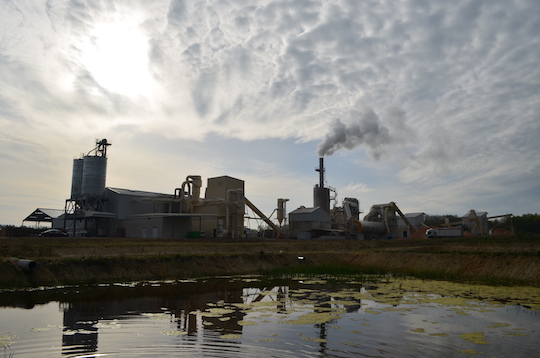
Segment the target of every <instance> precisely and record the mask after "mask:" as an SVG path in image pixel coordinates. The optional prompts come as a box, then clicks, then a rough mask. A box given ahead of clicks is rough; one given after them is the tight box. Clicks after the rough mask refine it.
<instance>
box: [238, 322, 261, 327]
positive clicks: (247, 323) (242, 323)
mask: <svg viewBox="0 0 540 358" xmlns="http://www.w3.org/2000/svg"><path fill="white" fill-rule="evenodd" d="M237 323H238V324H239V325H240V326H256V325H257V324H258V323H257V322H253V321H238V322H237Z"/></svg>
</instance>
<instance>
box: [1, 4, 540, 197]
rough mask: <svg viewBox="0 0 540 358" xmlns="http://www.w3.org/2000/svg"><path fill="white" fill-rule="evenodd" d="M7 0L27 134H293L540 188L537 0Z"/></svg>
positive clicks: (9, 43)
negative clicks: (536, 180) (539, 181)
mask: <svg viewBox="0 0 540 358" xmlns="http://www.w3.org/2000/svg"><path fill="white" fill-rule="evenodd" d="M0 6H1V11H0V31H1V33H0V36H1V37H0V48H1V52H0V53H1V55H0V104H1V108H0V116H1V117H0V122H1V123H2V126H3V127H4V128H6V130H7V131H9V133H10V135H11V137H10V138H15V139H14V141H19V142H20V141H25V140H24V138H25V137H27V134H25V133H31V134H32V133H33V134H35V133H37V132H39V131H40V130H41V129H43V128H42V127H43V124H44V123H47V125H46V127H47V128H48V129H47V130H54V131H56V132H57V133H59V134H60V135H72V134H73V133H74V131H78V132H84V130H86V131H89V132H91V133H97V132H99V129H102V128H106V129H115V128H116V129H118V130H129V131H132V132H133V133H141V132H142V133H155V134H159V135H163V136H166V137H168V138H189V139H197V140H204V139H205V138H206V137H207V136H209V135H218V136H222V137H229V138H236V139H239V140H257V139H268V138H281V139H283V138H292V139H294V140H297V141H299V142H308V141H318V142H319V143H320V144H319V146H318V148H317V153H318V154H319V155H332V154H333V153H335V152H336V151H338V150H354V149H357V148H362V149H364V150H366V153H367V154H368V155H369V156H371V157H372V158H374V159H378V160H380V159H386V160H391V161H394V162H395V163H397V165H398V167H399V168H400V169H399V173H398V176H399V178H400V180H401V181H403V182H405V183H414V182H418V183H424V184H425V185H442V184H444V183H446V182H450V181H453V180H460V181H462V182H466V183H469V184H470V185H478V186H481V185H480V184H479V183H481V182H482V181H483V180H487V179H488V178H494V177H498V178H501V177H505V178H506V179H505V180H504V182H503V181H501V180H498V181H497V182H496V184H494V186H495V187H497V188H500V187H504V186H505V185H507V184H509V183H514V185H521V186H522V189H523V191H535V192H536V193H538V191H539V187H538V184H537V183H536V184H535V183H534V181H533V180H532V178H534V177H537V176H538V174H539V171H540V159H538V158H539V157H538V155H537V154H536V151H537V143H538V139H537V138H538V136H539V134H540V118H539V113H540V101H539V100H538V93H540V69H539V67H538V60H539V59H540V17H538V16H536V14H540V2H539V1H537V0H518V1H513V2H509V1H506V0H504V1H503V0H500V1H499V0H493V1H489V2H485V1H480V0H457V1H452V2H446V1H424V0H409V1H390V0H388V1H385V0H377V1H368V0H366V1H344V0H343V1H340V0H336V1H317V0H281V1H270V0H267V1H234V0H233V1H221V0H209V1H187V0H186V1H184V0H170V1H167V0H160V1H155V0H150V1H146V0H145V1H136V0H111V1H107V2H95V1H82V0H81V1H58V0H54V1H47V2H44V1H43V2H36V1H17V2H11V1H1V2H0ZM103 59H106V61H104V60H103ZM68 118H70V119H73V118H76V120H68ZM21 123H24V126H21V125H20V124H21ZM39 128H41V129H39ZM81 128H82V130H81ZM2 143H8V141H2ZM5 145H7V144H2V147H4V146H5ZM523 168H527V169H526V170H524V169H523ZM518 172H520V173H521V174H520V175H518V174H517V173H518ZM460 188H461V187H459V188H454V190H456V191H459V190H461V189H460Z"/></svg>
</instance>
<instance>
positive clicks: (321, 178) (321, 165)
mask: <svg viewBox="0 0 540 358" xmlns="http://www.w3.org/2000/svg"><path fill="white" fill-rule="evenodd" d="M315 171H317V172H319V188H324V158H323V157H321V158H319V168H318V169H315Z"/></svg>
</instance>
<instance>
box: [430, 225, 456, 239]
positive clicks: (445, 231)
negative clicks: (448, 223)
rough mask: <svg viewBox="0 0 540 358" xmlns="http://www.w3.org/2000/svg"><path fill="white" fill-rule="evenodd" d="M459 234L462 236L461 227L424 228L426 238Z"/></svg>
mask: <svg viewBox="0 0 540 358" xmlns="http://www.w3.org/2000/svg"><path fill="white" fill-rule="evenodd" d="M461 236H463V229H462V228H461V227H433V228H429V229H427V230H426V239H432V238H435V237H461Z"/></svg>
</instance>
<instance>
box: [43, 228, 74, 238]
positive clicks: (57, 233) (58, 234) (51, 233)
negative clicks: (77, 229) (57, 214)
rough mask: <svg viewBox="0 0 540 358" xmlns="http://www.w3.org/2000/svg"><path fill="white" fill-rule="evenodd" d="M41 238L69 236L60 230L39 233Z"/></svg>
mask: <svg viewBox="0 0 540 358" xmlns="http://www.w3.org/2000/svg"><path fill="white" fill-rule="evenodd" d="M39 236H40V237H67V236H68V234H66V233H65V232H63V231H62V230H60V229H48V230H45V231H42V232H40V233H39Z"/></svg>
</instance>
